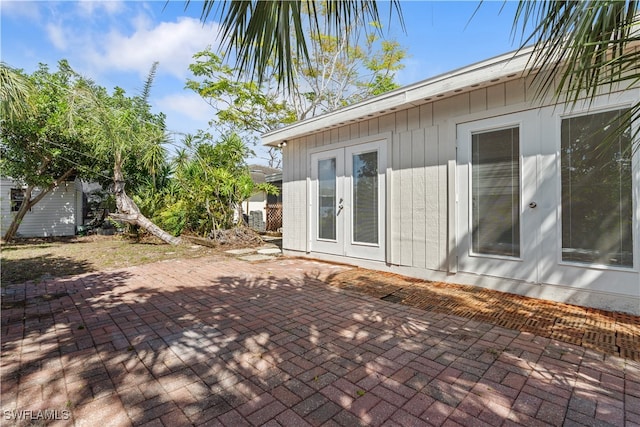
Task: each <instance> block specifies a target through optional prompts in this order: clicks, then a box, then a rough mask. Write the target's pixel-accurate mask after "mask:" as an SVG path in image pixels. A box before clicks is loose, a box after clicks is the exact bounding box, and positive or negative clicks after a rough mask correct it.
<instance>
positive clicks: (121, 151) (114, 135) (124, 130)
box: [78, 63, 180, 244]
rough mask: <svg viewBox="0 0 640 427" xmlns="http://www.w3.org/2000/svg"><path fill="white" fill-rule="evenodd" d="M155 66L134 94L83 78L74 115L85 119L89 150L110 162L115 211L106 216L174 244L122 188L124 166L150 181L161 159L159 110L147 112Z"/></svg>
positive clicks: (162, 134)
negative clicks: (77, 112)
mask: <svg viewBox="0 0 640 427" xmlns="http://www.w3.org/2000/svg"><path fill="white" fill-rule="evenodd" d="M157 65H158V64H157V63H154V64H153V66H152V67H151V70H150V72H149V75H148V77H147V80H146V82H145V85H144V87H143V90H142V92H141V94H140V95H139V96H134V97H129V96H127V95H126V94H125V91H124V90H123V89H121V88H115V90H114V91H113V93H112V94H109V93H108V92H107V91H106V90H105V89H104V88H102V87H100V86H97V85H94V84H90V83H87V85H86V86H85V94H86V96H85V97H83V98H82V100H83V101H84V103H83V114H80V115H78V120H79V121H80V122H82V123H86V126H83V127H82V129H87V130H88V132H86V133H84V134H83V139H85V140H87V141H89V143H90V144H91V145H92V147H93V149H94V154H95V155H96V156H97V157H98V158H99V159H102V160H104V161H106V162H109V163H111V164H112V165H113V193H114V195H115V199H116V206H117V208H118V213H112V214H111V217H112V218H114V219H116V220H120V221H123V222H126V223H128V224H131V225H134V226H139V227H142V228H144V229H145V230H147V231H148V232H150V233H151V234H153V235H154V236H156V237H158V238H160V239H162V240H164V241H165V242H167V243H170V244H178V243H180V239H179V238H177V237H175V236H172V235H171V234H170V233H167V232H166V231H164V230H162V229H161V228H160V227H158V226H157V225H156V224H154V223H153V222H152V221H151V220H149V219H148V218H147V217H146V216H145V215H144V214H143V213H142V212H141V211H140V209H139V208H138V206H137V205H136V203H135V201H134V200H133V199H132V198H131V197H129V195H128V194H127V192H126V190H125V187H126V184H127V175H126V172H127V170H129V171H130V170H137V171H140V170H143V171H145V173H146V174H145V175H144V176H146V177H148V179H149V180H151V181H152V182H155V178H156V175H157V173H158V172H159V170H160V169H161V168H162V167H163V165H164V163H165V159H166V151H165V148H164V145H163V143H164V142H166V139H167V138H166V133H165V124H164V115H163V114H153V113H152V112H151V106H150V105H149V103H148V102H147V99H148V96H149V92H150V90H151V86H152V83H153V79H154V76H155V72H156V67H157ZM128 166H129V167H128ZM132 166H133V167H132ZM133 176H135V175H133ZM134 188H135V187H134Z"/></svg>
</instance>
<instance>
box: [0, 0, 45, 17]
mask: <svg viewBox="0 0 640 427" xmlns="http://www.w3.org/2000/svg"><path fill="white" fill-rule="evenodd" d="M0 13H2V15H4V16H5V17H12V18H28V19H30V20H32V21H38V20H39V19H40V6H39V4H38V2H33V1H5V0H2V1H0Z"/></svg>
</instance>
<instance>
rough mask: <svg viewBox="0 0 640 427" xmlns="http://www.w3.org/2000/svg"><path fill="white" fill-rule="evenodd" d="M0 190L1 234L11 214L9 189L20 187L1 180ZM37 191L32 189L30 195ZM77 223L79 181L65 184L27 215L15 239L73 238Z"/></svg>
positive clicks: (7, 224) (80, 210) (80, 198)
mask: <svg viewBox="0 0 640 427" xmlns="http://www.w3.org/2000/svg"><path fill="white" fill-rule="evenodd" d="M0 187H1V194H2V196H1V200H0V206H1V218H0V233H1V234H3V235H4V231H5V230H6V228H7V227H9V224H10V223H11V221H12V219H13V215H14V214H13V213H12V212H11V189H12V188H20V187H19V186H17V185H16V184H15V183H14V182H13V181H12V180H11V179H6V178H2V179H1V181H0ZM38 191H39V190H37V189H36V190H35V191H34V194H33V196H36V195H37V194H38ZM81 221H82V184H81V182H80V181H79V180H78V181H76V182H65V183H63V184H62V185H60V186H59V187H58V188H56V189H54V190H53V191H52V192H51V193H49V194H47V195H46V196H45V197H44V199H42V200H41V201H40V202H38V203H37V204H36V205H35V206H34V207H33V208H31V210H30V211H29V212H27V214H26V215H25V217H24V219H23V221H22V223H21V224H20V227H19V228H18V236H20V237H51V236H73V235H75V233H76V225H81V223H82V222H81Z"/></svg>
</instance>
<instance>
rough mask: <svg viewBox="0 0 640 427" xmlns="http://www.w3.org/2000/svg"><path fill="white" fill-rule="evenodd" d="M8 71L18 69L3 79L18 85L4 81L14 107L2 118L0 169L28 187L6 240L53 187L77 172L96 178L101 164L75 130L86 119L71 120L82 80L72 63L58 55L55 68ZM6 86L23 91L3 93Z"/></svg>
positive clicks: (9, 103) (8, 103)
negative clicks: (79, 121) (9, 78)
mask: <svg viewBox="0 0 640 427" xmlns="http://www.w3.org/2000/svg"><path fill="white" fill-rule="evenodd" d="M8 69H9V68H8ZM9 70H10V69H9ZM3 72H5V73H6V72H7V70H4V71H3ZM9 72H12V73H15V76H14V79H13V80H7V79H5V80H4V83H8V84H15V85H16V87H14V88H8V87H3V95H2V96H3V98H2V102H3V109H4V108H6V109H7V110H10V111H14V113H12V114H9V115H7V116H3V119H2V120H1V122H0V138H1V140H0V156H1V157H0V174H1V175H2V176H5V177H11V178H12V179H14V180H16V182H17V183H18V184H19V185H25V187H26V188H25V198H24V202H23V203H22V205H21V207H20V209H19V210H18V212H17V213H16V215H15V217H14V218H13V221H12V223H11V225H10V226H9V227H8V228H7V230H6V232H5V236H4V238H5V240H11V239H13V237H14V236H15V234H16V233H17V231H18V227H19V226H20V222H21V221H22V219H23V218H24V216H25V215H26V213H27V212H28V211H29V209H31V208H32V207H33V206H34V205H35V204H37V203H38V202H39V201H40V200H42V199H43V198H44V196H46V195H47V194H48V193H49V192H51V191H52V190H53V189H54V188H56V187H57V186H59V185H60V184H62V183H63V182H64V181H67V180H72V179H74V178H75V177H78V176H79V177H83V178H86V179H92V178H95V177H96V176H98V175H99V174H100V170H101V169H102V167H103V164H102V163H101V162H100V161H99V160H97V159H96V158H95V157H94V156H93V155H92V147H91V145H90V144H89V143H88V141H87V140H85V139H84V138H82V137H81V136H80V133H82V132H80V133H79V132H77V130H78V129H79V128H80V127H82V126H84V124H79V125H78V126H75V125H74V124H73V122H72V117H73V116H74V115H76V114H79V112H80V111H81V109H82V108H81V107H80V105H79V103H78V102H77V101H78V97H79V92H80V88H81V87H82V86H83V84H84V83H83V80H82V79H81V78H80V77H78V76H77V74H76V73H75V72H74V71H73V70H72V69H71V67H70V66H69V64H68V63H67V62H66V61H60V63H59V64H58V70H57V71H55V72H51V71H50V70H49V68H48V67H47V66H46V65H42V64H41V65H40V67H39V69H38V70H36V71H35V72H34V73H33V74H32V75H30V76H27V75H25V74H23V73H20V72H18V71H15V70H11V71H9ZM12 81H13V82H17V83H11V82H12ZM7 92H9V93H14V94H15V93H20V94H21V95H19V96H13V97H5V96H6V95H5V93H7ZM16 104H18V107H16V106H15V105H16ZM20 105H22V106H25V105H28V108H24V109H21V108H22V107H20ZM18 112H19V113H18ZM36 188H38V189H39V190H40V191H39V192H36V191H35V190H36Z"/></svg>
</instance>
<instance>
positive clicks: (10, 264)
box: [0, 236, 221, 287]
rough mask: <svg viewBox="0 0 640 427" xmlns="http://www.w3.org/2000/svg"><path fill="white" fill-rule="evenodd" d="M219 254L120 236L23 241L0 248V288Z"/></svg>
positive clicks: (207, 249)
mask: <svg viewBox="0 0 640 427" xmlns="http://www.w3.org/2000/svg"><path fill="white" fill-rule="evenodd" d="M220 254H221V252H220V251H219V250H216V249H214V248H208V247H203V246H195V245H183V246H182V245H181V246H170V245H167V244H165V243H163V242H160V241H159V240H155V239H147V240H144V241H141V242H134V241H132V240H129V239H127V238H124V237H121V236H87V237H74V238H65V239H25V240H22V241H19V242H16V243H11V244H2V246H0V275H1V277H0V283H1V284H2V286H3V287H4V286H6V285H10V284H15V283H23V282H26V281H31V280H33V281H40V280H43V279H47V278H54V277H66V276H72V275H75V274H82V273H90V272H96V271H105V270H113V269H118V268H125V267H130V266H134V265H141V264H147V263H151V262H157V261H166V260H172V259H184V258H198V257H203V256H212V255H220Z"/></svg>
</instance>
